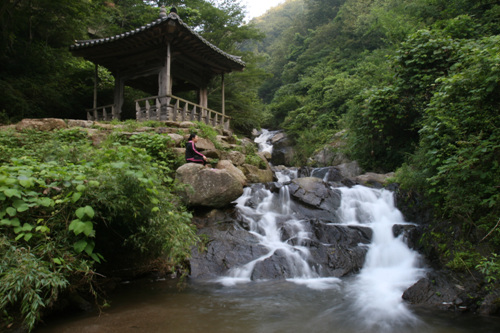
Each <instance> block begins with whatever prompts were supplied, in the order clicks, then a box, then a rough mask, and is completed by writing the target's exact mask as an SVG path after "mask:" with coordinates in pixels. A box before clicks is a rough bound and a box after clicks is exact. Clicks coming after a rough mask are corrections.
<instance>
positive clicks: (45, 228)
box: [35, 225, 50, 234]
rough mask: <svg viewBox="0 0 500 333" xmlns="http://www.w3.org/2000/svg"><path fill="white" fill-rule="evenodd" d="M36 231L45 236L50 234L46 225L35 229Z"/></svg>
mask: <svg viewBox="0 0 500 333" xmlns="http://www.w3.org/2000/svg"><path fill="white" fill-rule="evenodd" d="M35 231H39V232H41V233H43V234H46V233H49V232H50V228H49V227H47V226H45V225H39V226H38V227H36V228H35Z"/></svg>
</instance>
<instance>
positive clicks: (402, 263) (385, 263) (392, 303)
mask: <svg viewBox="0 0 500 333" xmlns="http://www.w3.org/2000/svg"><path fill="white" fill-rule="evenodd" d="M340 190H341V193H342V202H341V207H340V209H339V215H340V216H341V219H342V223H344V224H354V225H368V226H370V227H371V229H372V230H373V238H372V243H371V244H370V245H369V249H368V253H367V254H366V260H365V263H364V266H363V268H362V270H361V272H360V273H359V275H357V277H356V279H355V281H354V283H353V284H352V285H350V286H349V287H348V288H347V289H348V290H349V291H350V293H351V296H352V297H353V298H354V306H355V308H356V310H358V311H359V312H360V314H362V315H363V321H364V323H365V324H366V326H368V327H378V328H379V329H380V330H382V331H384V330H389V328H390V327H394V325H397V324H399V323H406V324H408V323H415V324H416V322H417V321H418V320H417V318H416V317H415V316H414V315H413V314H412V313H411V312H410V311H409V310H408V308H407V307H406V305H405V304H404V302H403V300H402V298H401V296H402V294H403V292H404V290H405V289H407V288H408V287H410V286H411V285H413V284H414V283H415V282H416V281H417V280H418V279H419V278H420V277H422V276H423V275H424V273H425V271H424V269H422V268H421V265H420V257H419V255H418V253H417V252H415V251H413V250H411V249H409V248H408V246H407V245H406V244H405V243H404V241H403V240H402V239H401V238H402V237H401V236H399V237H394V235H393V231H392V227H393V226H394V225H395V224H407V223H406V222H405V221H404V219H403V216H402V214H401V212H400V211H399V210H398V209H397V208H396V207H395V206H394V199H393V194H392V192H389V191H386V190H376V189H370V188H367V187H363V186H355V187H353V188H340Z"/></svg>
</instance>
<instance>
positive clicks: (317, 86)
mask: <svg viewBox="0 0 500 333" xmlns="http://www.w3.org/2000/svg"><path fill="white" fill-rule="evenodd" d="M255 24H256V25H257V27H258V28H260V29H262V30H263V31H265V32H268V35H267V38H266V39H264V40H263V41H262V42H260V43H256V44H254V45H253V47H254V50H255V51H256V52H258V53H259V54H260V55H263V56H264V57H265V59H266V61H265V62H264V63H263V67H264V68H265V69H266V71H267V72H268V73H270V74H271V76H270V77H269V78H268V79H267V80H266V81H265V82H264V84H263V85H262V86H261V88H260V91H259V93H260V96H261V98H262V99H263V100H264V101H265V102H266V103H269V105H268V107H269V110H270V112H271V115H272V121H271V122H270V123H269V124H268V125H269V126H271V127H274V128H283V129H285V131H286V132H287V133H288V134H289V135H290V136H291V137H292V138H293V140H294V142H295V145H296V148H297V152H298V154H297V155H298V158H297V164H298V165H303V164H305V163H306V160H307V158H308V157H310V156H311V155H312V154H313V153H314V151H315V150H316V149H318V148H320V147H324V145H328V143H329V142H330V141H331V140H332V137H333V134H334V133H336V132H339V131H341V130H346V131H345V132H343V133H344V139H345V140H346V142H347V145H346V147H345V149H344V153H346V154H348V155H349V156H350V157H351V159H353V160H356V161H358V162H359V163H360V164H361V166H362V167H363V168H365V169H366V170H369V171H378V172H388V171H397V180H398V182H400V183H401V186H402V188H403V189H405V190H406V191H408V192H407V193H408V194H407V195H408V198H409V199H414V198H415V195H416V194H417V193H418V194H420V195H423V197H424V200H423V201H420V204H422V205H423V204H424V203H425V204H427V205H428V206H429V207H431V208H432V209H433V210H434V215H435V219H434V223H433V225H431V226H429V229H428V230H427V231H426V233H425V234H424V237H423V239H422V243H423V244H425V249H426V251H428V253H429V254H433V257H435V259H437V260H438V261H439V262H441V263H442V264H444V265H446V266H447V267H449V268H452V269H455V270H457V271H463V272H472V271H477V270H479V271H482V272H483V273H485V274H486V276H487V280H488V281H490V282H491V281H493V282H494V281H496V279H498V278H500V275H499V273H500V262H499V261H498V260H497V255H496V253H498V250H499V249H500V227H499V224H500V166H499V165H500V130H499V127H500V117H499V115H500V35H499V33H500V5H499V4H498V2H496V1H490V0H482V1H466V0H452V1H448V0H416V1H415V0H375V1H374V0H289V1H287V2H285V3H284V4H283V5H281V6H280V7H277V8H276V9H274V10H272V11H270V12H269V13H267V14H266V15H265V16H263V17H260V18H257V19H256V20H255Z"/></svg>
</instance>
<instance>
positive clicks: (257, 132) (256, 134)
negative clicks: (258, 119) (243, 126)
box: [252, 128, 262, 138]
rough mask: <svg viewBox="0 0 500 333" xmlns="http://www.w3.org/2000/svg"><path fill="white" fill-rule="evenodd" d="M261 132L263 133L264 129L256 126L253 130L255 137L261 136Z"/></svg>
mask: <svg viewBox="0 0 500 333" xmlns="http://www.w3.org/2000/svg"><path fill="white" fill-rule="evenodd" d="M261 134H262V131H259V130H258V129H256V128H254V129H253V130H252V137H253V138H256V137H258V136H259V135H261Z"/></svg>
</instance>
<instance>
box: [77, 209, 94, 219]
mask: <svg viewBox="0 0 500 333" xmlns="http://www.w3.org/2000/svg"><path fill="white" fill-rule="evenodd" d="M94 215H95V213H94V209H93V208H92V207H90V206H85V207H80V208H78V209H77V210H76V216H78V218H79V219H81V220H85V219H84V217H88V218H90V219H92V218H93V217H94Z"/></svg>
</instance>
